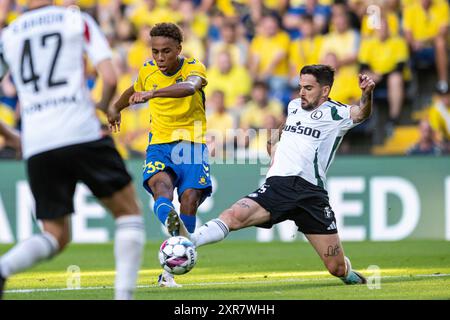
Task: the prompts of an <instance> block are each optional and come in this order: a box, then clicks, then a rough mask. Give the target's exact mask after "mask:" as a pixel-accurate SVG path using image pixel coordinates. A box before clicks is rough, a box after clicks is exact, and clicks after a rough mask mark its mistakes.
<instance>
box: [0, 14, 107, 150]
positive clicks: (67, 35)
mask: <svg viewBox="0 0 450 320" xmlns="http://www.w3.org/2000/svg"><path fill="white" fill-rule="evenodd" d="M0 43H1V56H2V64H1V68H0V69H1V70H0V74H1V75H2V76H3V75H4V74H5V73H6V71H7V69H8V68H9V70H10V71H11V74H12V77H13V80H14V83H15V85H16V87H17V92H18V96H19V101H20V108H21V118H22V145H23V146H22V148H23V154H24V157H25V158H29V157H31V156H33V155H35V154H38V153H41V152H45V151H48V150H52V149H55V148H59V147H64V146H68V145H72V144H77V143H83V142H89V141H94V140H97V139H99V138H101V131H100V123H99V121H98V119H97V117H96V115H95V108H94V105H93V102H92V101H91V98H90V93H89V90H88V88H87V86H86V81H85V75H84V60H83V55H84V53H87V55H88V57H89V59H90V60H91V61H92V63H93V64H94V65H97V64H98V63H99V62H101V61H102V60H104V59H106V58H109V57H111V50H110V48H109V45H108V43H107V41H106V39H105V37H104V36H103V35H102V33H101V31H100V29H99V27H98V26H97V24H96V23H95V21H94V20H93V19H92V18H91V17H90V16H89V15H87V14H84V13H81V12H80V11H79V10H78V9H77V8H63V7H56V6H45V7H41V8H38V9H34V10H31V11H28V12H26V13H24V14H23V15H21V16H20V17H19V18H18V19H17V20H15V21H14V22H13V23H12V24H11V25H9V26H8V28H6V29H4V30H3V32H2V34H1V42H0Z"/></svg>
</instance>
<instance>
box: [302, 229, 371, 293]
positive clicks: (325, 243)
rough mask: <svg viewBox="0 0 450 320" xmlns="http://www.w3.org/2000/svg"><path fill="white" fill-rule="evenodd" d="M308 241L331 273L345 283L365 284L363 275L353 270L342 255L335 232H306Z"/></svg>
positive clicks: (348, 261) (342, 251)
mask: <svg viewBox="0 0 450 320" xmlns="http://www.w3.org/2000/svg"><path fill="white" fill-rule="evenodd" d="M305 236H306V237H307V238H308V240H309V242H310V243H311V244H312V246H313V247H314V249H315V250H316V252H317V253H318V254H319V256H320V258H321V259H322V261H323V263H324V265H325V267H326V268H327V269H328V272H330V274H331V275H333V276H335V277H338V278H340V279H341V280H342V281H343V282H344V283H345V284H365V283H367V280H366V278H364V276H363V275H362V274H361V273H359V272H357V271H355V270H353V269H352V266H351V264H350V260H349V259H348V258H347V257H345V256H344V250H343V248H342V244H341V242H340V240H339V236H338V234H337V233H335V234H306V235H305Z"/></svg>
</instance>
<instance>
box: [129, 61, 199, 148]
mask: <svg viewBox="0 0 450 320" xmlns="http://www.w3.org/2000/svg"><path fill="white" fill-rule="evenodd" d="M189 76H199V77H201V78H202V79H203V87H204V86H206V84H207V83H208V81H207V80H206V68H205V66H204V65H203V63H201V62H200V61H198V60H197V59H194V58H189V59H188V58H184V57H181V61H180V66H179V68H178V70H177V71H176V72H175V73H173V74H165V73H163V72H161V70H159V68H158V66H157V65H156V63H155V62H154V61H153V60H150V61H147V62H146V63H145V64H144V65H143V66H142V67H141V68H140V70H139V74H138V77H137V79H136V82H135V83H134V90H135V91H136V92H141V91H150V90H158V89H162V88H166V87H169V86H171V85H174V84H176V83H179V82H182V81H186V79H187V78H188V77H189ZM203 87H202V89H200V90H196V91H195V93H194V94H193V95H192V96H187V97H183V98H152V99H150V100H149V107H150V121H151V124H150V127H151V129H150V133H151V136H152V137H151V140H150V144H161V143H170V142H174V141H179V140H186V141H192V142H197V143H205V142H206V139H205V132H206V115H205V94H204V92H203Z"/></svg>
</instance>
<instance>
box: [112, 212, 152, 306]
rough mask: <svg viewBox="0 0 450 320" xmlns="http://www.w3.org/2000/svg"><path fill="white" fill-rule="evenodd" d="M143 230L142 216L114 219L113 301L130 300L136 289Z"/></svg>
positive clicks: (143, 237)
mask: <svg viewBox="0 0 450 320" xmlns="http://www.w3.org/2000/svg"><path fill="white" fill-rule="evenodd" d="M144 244H145V228H144V219H143V218H142V216H138V215H132V216H131V215H130V216H123V217H120V218H117V219H116V232H115V237H114V256H115V259H116V280H115V299H116V300H130V299H132V298H133V292H134V290H135V288H136V282H137V277H138V272H139V268H140V267H141V260H142V251H143V248H144Z"/></svg>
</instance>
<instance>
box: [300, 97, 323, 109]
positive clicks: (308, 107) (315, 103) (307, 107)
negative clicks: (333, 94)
mask: <svg viewBox="0 0 450 320" xmlns="http://www.w3.org/2000/svg"><path fill="white" fill-rule="evenodd" d="M319 101H320V97H318V98H317V99H316V101H314V102H312V103H308V104H307V105H306V106H302V108H303V110H306V111H311V110H314V109H315V108H317V107H318V106H319Z"/></svg>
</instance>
